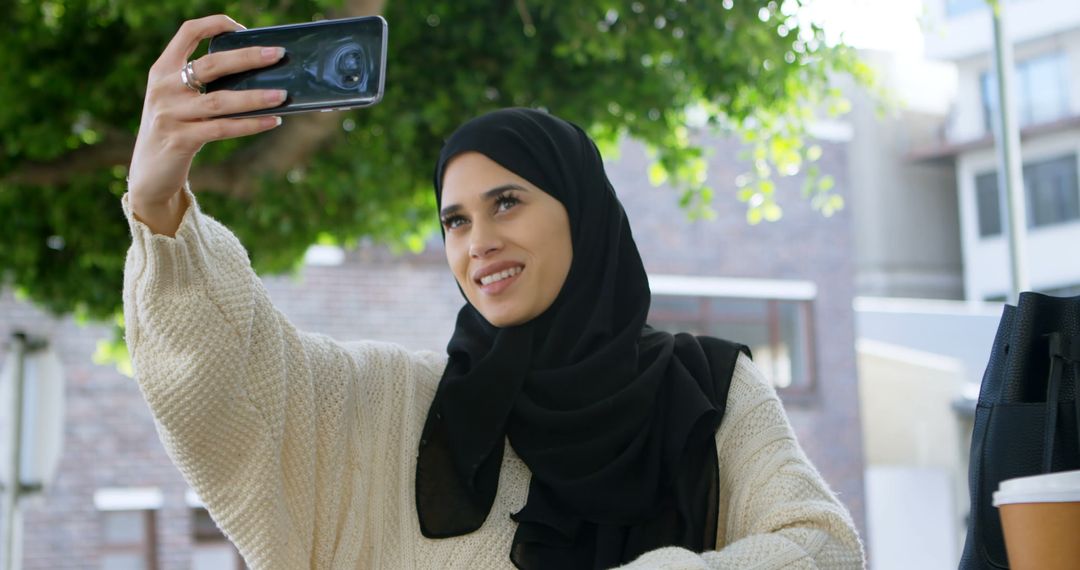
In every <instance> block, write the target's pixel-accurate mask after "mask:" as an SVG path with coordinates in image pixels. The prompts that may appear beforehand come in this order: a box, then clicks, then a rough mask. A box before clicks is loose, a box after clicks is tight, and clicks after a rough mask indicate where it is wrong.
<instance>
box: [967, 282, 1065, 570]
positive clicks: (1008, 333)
mask: <svg viewBox="0 0 1080 570" xmlns="http://www.w3.org/2000/svg"><path fill="white" fill-rule="evenodd" d="M1078 384H1080V296H1077V297H1071V298H1061V297H1051V296H1048V295H1041V294H1039V293H1021V294H1020V301H1019V302H1018V303H1017V306H1016V307H1013V306H1010V305H1006V306H1005V312H1004V314H1003V315H1002V316H1001V322H1000V323H999V324H998V330H997V335H996V336H995V337H994V347H993V350H992V351H991V353H990V362H989V364H987V366H986V372H985V373H984V374H983V380H982V388H981V389H980V390H979V403H978V406H977V407H976V411H975V429H974V432H973V433H972V437H971V466H970V469H969V471H968V482H969V485H970V490H971V514H970V517H969V524H968V533H967V540H966V543H965V544H964V555H963V557H962V558H961V559H960V569H961V570H984V569H985V570H991V569H995V568H1008V567H1009V561H1008V558H1007V557H1006V554H1005V539H1004V537H1003V536H1002V532H1001V519H1000V518H999V516H998V510H997V508H995V507H994V506H993V504H992V503H991V499H992V496H993V493H994V491H997V489H998V484H999V483H1001V481H1003V480H1005V479H1012V478H1013V477H1023V476H1026V475H1039V474H1042V473H1051V472H1056V471H1069V470H1073V469H1080V428H1078V425H1077V419H1078V418H1080V398H1077V385H1078Z"/></svg>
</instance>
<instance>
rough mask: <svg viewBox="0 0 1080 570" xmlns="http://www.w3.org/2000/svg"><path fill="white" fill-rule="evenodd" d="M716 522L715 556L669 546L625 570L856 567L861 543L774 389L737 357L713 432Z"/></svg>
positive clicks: (861, 564) (861, 562)
mask: <svg viewBox="0 0 1080 570" xmlns="http://www.w3.org/2000/svg"><path fill="white" fill-rule="evenodd" d="M716 446H717V450H718V454H719V459H720V493H721V494H720V520H719V525H718V535H719V536H718V537H717V545H718V546H719V545H724V546H723V547H721V548H720V549H719V550H717V551H715V552H706V553H704V554H695V553H693V552H691V551H689V550H686V549H683V548H676V547H669V548H661V549H658V550H654V551H652V552H647V553H645V554H644V555H642V556H641V557H639V558H638V559H637V560H635V561H634V562H632V563H630V564H628V565H625V566H622V567H621V568H622V569H624V570H645V569H657V570H658V569H668V568H671V569H674V568H680V569H701V570H705V569H720V568H724V569H727V568H759V569H763V570H764V569H780V568H799V569H807V570H809V569H845V570H846V569H849V568H850V569H861V568H863V567H864V566H865V561H864V557H863V550H862V543H861V542H860V540H859V537H858V534H857V533H856V531H855V525H854V523H853V522H852V520H851V516H850V515H849V514H848V511H847V509H846V508H844V506H843V505H842V504H841V503H840V501H839V500H837V498H836V496H835V495H834V494H833V493H832V491H831V490H830V489H829V487H828V485H827V484H826V483H825V481H824V480H823V479H822V478H821V475H820V474H819V473H818V472H817V470H816V469H815V468H814V466H813V465H812V464H811V463H810V460H809V459H808V458H807V457H806V455H805V454H804V453H803V451H802V448H801V447H799V443H798V441H796V439H795V434H794V432H793V431H792V429H791V425H790V424H789V423H788V420H787V415H786V414H785V413H784V409H783V406H782V405H781V403H780V399H779V398H778V397H777V395H776V391H775V390H774V389H773V387H772V386H771V385H770V384H769V382H768V380H766V379H765V377H764V375H763V374H762V373H761V371H760V370H759V369H758V368H757V366H755V365H754V364H753V362H752V361H751V360H750V359H749V358H747V357H746V356H744V355H740V356H739V360H738V363H737V364H736V367H735V373H734V375H733V377H732V380H731V392H730V393H729V395H728V409H727V412H726V414H725V416H724V420H723V422H722V423H721V426H720V429H719V430H718V431H717V434H716Z"/></svg>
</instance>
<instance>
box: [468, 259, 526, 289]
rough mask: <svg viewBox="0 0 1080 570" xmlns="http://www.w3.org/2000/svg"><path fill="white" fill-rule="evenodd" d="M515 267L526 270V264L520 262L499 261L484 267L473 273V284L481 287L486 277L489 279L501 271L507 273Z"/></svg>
mask: <svg viewBox="0 0 1080 570" xmlns="http://www.w3.org/2000/svg"><path fill="white" fill-rule="evenodd" d="M513 267H520V268H522V269H525V264H524V263H521V262H520V261H497V262H495V263H492V264H490V265H485V266H484V267H481V268H480V269H477V270H476V271H473V274H472V279H473V283H476V284H477V285H480V280H481V279H483V278H484V277H487V276H488V275H491V274H493V273H498V272H500V271H506V270H507V269H510V268H513Z"/></svg>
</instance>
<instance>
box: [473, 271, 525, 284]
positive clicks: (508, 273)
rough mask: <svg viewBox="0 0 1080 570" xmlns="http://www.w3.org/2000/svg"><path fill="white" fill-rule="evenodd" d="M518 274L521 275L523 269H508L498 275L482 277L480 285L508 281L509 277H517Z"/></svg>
mask: <svg viewBox="0 0 1080 570" xmlns="http://www.w3.org/2000/svg"><path fill="white" fill-rule="evenodd" d="M518 273H521V268H520V267H514V268H512V269H507V270H506V271H500V272H498V273H492V274H491V275H488V276H487V277H482V278H481V279H480V284H481V285H491V284H492V283H494V282H496V281H502V280H503V279H506V278H507V277H513V276H514V275H517V274H518Z"/></svg>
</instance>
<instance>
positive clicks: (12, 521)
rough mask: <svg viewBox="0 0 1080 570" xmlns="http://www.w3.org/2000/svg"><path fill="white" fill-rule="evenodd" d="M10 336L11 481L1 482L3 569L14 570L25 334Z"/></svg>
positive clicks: (19, 475)
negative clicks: (12, 371) (12, 373)
mask: <svg viewBox="0 0 1080 570" xmlns="http://www.w3.org/2000/svg"><path fill="white" fill-rule="evenodd" d="M12 336H13V337H14V342H13V343H12V346H13V352H14V357H15V379H14V380H15V387H14V388H15V390H14V392H15V394H14V396H15V397H14V407H15V409H14V410H12V418H13V419H14V424H13V425H12V430H11V431H12V438H13V441H12V442H11V480H10V481H5V482H4V483H5V486H6V489H4V491H5V493H4V494H5V495H7V499H6V500H5V501H4V560H3V563H4V564H3V569H4V570H15V569H16V568H17V566H16V565H17V564H19V562H20V561H19V560H16V557H15V549H16V546H15V545H16V538H17V536H16V535H17V534H18V529H19V527H20V526H22V521H21V520H19V495H20V494H21V491H22V465H21V459H22V449H21V448H22V422H23V418H22V416H23V381H24V378H23V376H24V372H25V364H26V349H27V341H26V335H25V334H23V333H15V334H14V335H12Z"/></svg>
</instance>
